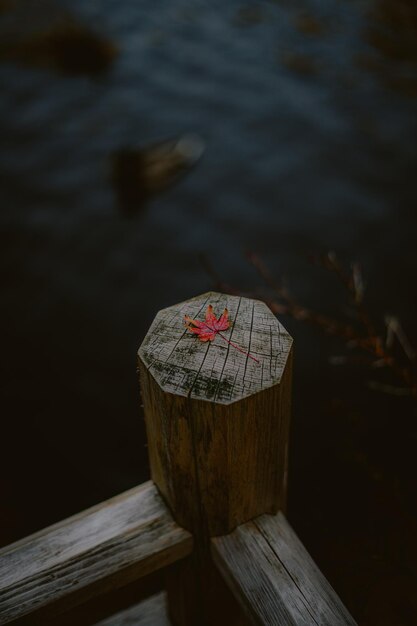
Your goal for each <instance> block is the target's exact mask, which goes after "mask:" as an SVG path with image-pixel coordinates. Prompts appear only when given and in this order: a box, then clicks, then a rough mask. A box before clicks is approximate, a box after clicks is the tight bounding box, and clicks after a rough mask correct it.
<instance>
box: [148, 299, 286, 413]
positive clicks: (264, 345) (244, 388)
mask: <svg viewBox="0 0 417 626" xmlns="http://www.w3.org/2000/svg"><path fill="white" fill-rule="evenodd" d="M208 304H211V305H213V307H214V312H215V314H216V315H217V316H220V314H221V313H222V312H223V310H224V309H225V308H227V309H228V311H229V318H230V320H231V327H230V328H229V329H228V330H227V331H224V332H223V333H222V334H223V335H224V337H226V338H227V339H229V340H231V341H233V342H234V343H236V344H237V345H238V346H239V347H240V348H242V350H245V351H247V352H250V353H251V354H252V355H253V356H254V357H256V358H257V359H259V364H258V363H256V362H255V361H253V360H252V359H250V358H248V356H247V355H246V354H243V353H242V352H239V350H237V349H236V348H234V347H233V346H231V345H230V344H228V343H227V342H226V341H225V340H224V339H222V338H221V337H220V336H217V337H216V338H215V340H214V341H213V342H210V341H209V342H207V343H203V342H201V341H199V340H198V338H197V337H196V336H195V335H193V334H191V333H190V332H188V331H187V330H186V329H185V328H184V315H186V314H187V315H189V316H190V317H192V318H197V319H201V320H204V315H205V310H206V308H207V306H208ZM291 344H292V339H291V337H290V335H289V334H288V333H287V331H286V330H285V328H284V327H283V326H282V324H280V322H279V321H278V320H277V319H276V317H275V316H274V315H273V314H272V313H271V311H270V310H269V309H268V307H267V306H266V304H265V303H263V302H260V301H259V300H251V299H249V298H240V297H237V296H230V295H225V294H220V293H216V292H208V293H205V294H203V295H201V296H197V297H196V298H192V299H191V300H187V301H186V302H182V303H180V304H177V305H175V306H172V307H169V308H167V309H163V310H162V311H159V313H158V314H157V316H156V318H155V320H154V322H153V324H152V326H151V328H150V329H149V332H148V334H147V336H146V338H145V340H144V342H143V343H142V345H141V347H140V349H139V357H140V359H141V360H142V361H143V363H144V364H145V366H146V367H147V368H148V370H149V372H150V374H151V375H152V376H153V377H154V378H155V380H156V381H157V382H158V384H159V385H160V387H161V388H162V389H163V390H164V391H166V392H168V393H173V394H175V395H179V396H185V397H188V398H191V399H203V400H208V401H212V402H216V403H217V404H219V403H220V404H230V403H232V402H236V401H237V400H241V399H242V398H245V397H247V396H251V395H253V394H255V393H257V392H259V391H262V390H264V389H266V388H268V387H270V386H271V385H274V384H276V383H279V382H280V380H281V376H282V374H283V371H284V369H285V364H286V360H287V356H288V354H289V352H290V348H291Z"/></svg>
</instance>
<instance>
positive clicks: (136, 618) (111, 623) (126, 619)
mask: <svg viewBox="0 0 417 626" xmlns="http://www.w3.org/2000/svg"><path fill="white" fill-rule="evenodd" d="M95 626H171V621H170V620H169V617H168V614H167V609H166V594H165V593H163V592H161V593H158V594H157V595H155V596H151V597H150V598H147V599H146V600H144V601H143V602H140V603H139V604H135V605H134V606H131V607H129V608H128V609H126V610H125V611H121V612H120V613H116V615H112V616H111V617H109V618H107V619H105V620H102V621H100V622H97V623H96V624H95Z"/></svg>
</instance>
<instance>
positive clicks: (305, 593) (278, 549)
mask: <svg viewBox="0 0 417 626" xmlns="http://www.w3.org/2000/svg"><path fill="white" fill-rule="evenodd" d="M211 544H212V554H213V559H214V562H215V563H216V565H217V566H218V568H219V571H220V572H221V573H222V575H223V576H224V579H225V581H226V582H227V583H228V585H229V587H230V589H231V590H232V591H233V593H234V594H235V596H236V598H237V599H238V600H239V602H240V604H241V606H242V607H243V608H244V609H245V611H246V613H247V615H248V616H249V617H250V619H251V620H252V623H253V624H262V625H267V626H354V625H355V624H356V622H355V620H354V619H353V618H352V616H351V615H350V614H349V612H348V611H347V609H346V608H345V606H344V605H343V603H342V602H341V600H340V599H339V597H338V596H337V594H336V592H335V591H334V590H333V589H332V587H331V585H330V584H329V582H328V581H327V580H326V579H325V577H324V576H323V574H322V573H321V572H320V570H319V569H318V567H317V566H316V564H315V563H314V561H313V560H312V559H311V557H310V555H309V554H308V552H307V551H306V549H305V548H304V546H303V545H302V543H301V542H300V540H299V539H298V538H297V536H296V535H295V533H294V531H293V530H292V529H291V527H290V526H289V524H288V522H287V520H286V519H285V516H284V515H283V514H282V513H278V514H277V515H274V516H272V515H262V516H260V517H258V518H257V519H255V520H253V521H252V522H248V523H246V524H244V525H242V526H239V527H238V528H237V529H236V530H235V531H234V532H233V533H231V534H230V535H228V536H225V537H216V538H214V539H212V540H211Z"/></svg>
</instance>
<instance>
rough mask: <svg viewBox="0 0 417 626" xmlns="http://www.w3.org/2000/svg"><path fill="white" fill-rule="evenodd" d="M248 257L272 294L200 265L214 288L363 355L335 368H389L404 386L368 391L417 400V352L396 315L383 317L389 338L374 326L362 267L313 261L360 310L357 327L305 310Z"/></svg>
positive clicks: (343, 359) (336, 360) (331, 257)
mask: <svg viewBox="0 0 417 626" xmlns="http://www.w3.org/2000/svg"><path fill="white" fill-rule="evenodd" d="M246 256H247V259H248V261H249V263H250V264H251V265H252V266H253V267H254V269H255V270H256V272H257V273H258V275H259V277H260V278H261V280H262V282H263V283H264V284H265V285H266V287H267V288H268V290H269V292H268V293H265V292H262V291H260V290H259V289H258V290H257V291H252V292H245V293H243V292H242V291H241V290H239V289H237V288H235V287H233V286H231V285H229V284H227V283H225V282H224V281H223V280H222V279H221V277H220V276H219V274H218V273H217V272H216V271H215V269H214V268H213V266H212V264H211V263H210V261H209V260H208V258H207V257H205V256H202V257H201V263H202V265H203V267H204V269H205V271H206V272H207V274H208V275H209V276H210V277H211V279H212V280H213V283H214V286H215V288H216V289H218V290H219V291H223V292H226V293H230V294H233V295H245V296H248V297H252V298H258V299H261V300H263V301H264V302H265V303H266V304H267V305H268V306H269V307H270V309H271V311H273V312H274V313H275V314H277V315H289V316H290V317H292V318H294V319H296V320H299V321H302V322H308V323H310V324H313V325H314V326H317V327H319V328H320V329H321V330H323V331H324V332H326V333H327V334H330V335H335V336H338V337H340V338H341V339H343V340H344V342H345V345H346V347H347V348H348V349H349V350H352V349H356V350H358V351H359V354H355V355H352V354H350V355H349V356H338V357H333V358H331V359H329V361H330V363H332V364H333V365H342V364H357V365H365V366H367V367H370V368H372V369H379V368H385V369H387V368H388V369H389V370H390V371H392V373H393V374H394V375H395V377H396V378H397V379H398V380H399V381H400V382H401V384H402V385H403V386H402V387H398V386H395V385H389V384H383V383H379V382H377V381H371V382H370V383H369V387H370V388H372V389H375V390H378V391H383V392H384V393H390V394H394V395H398V396H400V395H401V396H404V395H413V396H417V382H416V369H415V357H416V351H415V350H414V348H413V347H412V346H411V344H410V342H409V340H408V338H407V336H406V334H405V332H404V330H403V329H402V326H401V324H400V322H399V320H398V318H396V317H394V316H386V317H385V326H386V338H385V339H384V338H383V337H382V336H381V334H380V333H378V331H377V330H376V325H375V324H374V323H373V321H372V319H371V316H370V314H369V313H368V311H367V310H366V308H365V305H364V293H365V283H364V280H363V275H362V270H361V267H360V265H359V264H358V263H352V264H351V266H350V269H349V270H346V269H345V268H344V267H343V266H342V265H341V264H340V262H339V261H338V259H337V257H336V254H335V253H334V252H329V253H328V254H326V255H323V256H316V257H314V258H313V262H314V263H315V264H316V265H318V266H320V267H322V268H324V269H326V270H328V271H330V272H331V273H332V274H334V275H335V276H336V277H337V278H338V280H339V282H340V283H341V284H342V286H343V287H344V289H346V291H347V292H348V295H349V298H350V300H351V302H352V305H353V306H354V308H355V310H356V314H357V320H358V323H359V328H357V327H356V326H355V325H354V324H351V323H345V322H341V321H339V320H336V319H334V318H332V317H329V316H326V315H323V314H322V313H318V312H316V311H313V310H311V309H309V308H307V307H304V306H301V305H300V304H299V303H297V301H296V300H295V299H294V297H293V296H292V295H291V294H290V293H289V291H288V289H287V287H286V286H285V284H284V280H282V279H281V280H277V279H276V278H275V277H274V276H273V275H272V273H271V272H270V270H269V268H268V267H267V266H266V264H265V263H264V262H263V260H262V259H261V258H260V257H259V256H258V255H256V254H255V253H253V252H249V253H247V255H246ZM397 344H398V346H399V347H400V348H401V351H402V352H401V356H399V355H398V354H397V352H398V351H396V350H395V348H396V345H397ZM361 353H362V354H361Z"/></svg>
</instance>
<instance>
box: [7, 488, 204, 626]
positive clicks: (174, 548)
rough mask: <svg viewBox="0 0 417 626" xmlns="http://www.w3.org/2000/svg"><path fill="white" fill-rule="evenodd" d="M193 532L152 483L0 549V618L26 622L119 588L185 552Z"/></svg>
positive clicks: (190, 546) (189, 547) (190, 547)
mask: <svg viewBox="0 0 417 626" xmlns="http://www.w3.org/2000/svg"><path fill="white" fill-rule="evenodd" d="M191 550H192V537H191V535H190V534H189V533H188V532H187V531H185V530H184V529H182V528H180V527H179V526H177V524H176V523H175V522H174V521H173V519H172V517H171V515H170V513H169V512H168V510H167V508H166V506H165V505H164V503H163V502H162V500H161V498H160V496H159V494H158V492H157V489H156V488H155V486H154V484H153V483H152V482H147V483H144V484H143V485H141V486H139V487H136V488H134V489H131V490H129V491H127V492H125V493H123V494H121V495H119V496H116V497H115V498H112V499H110V500H108V501H106V502H103V503H101V504H99V505H97V506H95V507H93V508H91V509H88V510H86V511H83V512H82V513H79V514H78V515H75V516H73V517H71V518H68V519H66V520H64V521H63V522H59V523H58V524H55V525H53V526H51V527H49V528H46V529H44V530H42V531H40V532H38V533H36V534H34V535H32V536H30V537H27V538H25V539H23V540H21V541H18V542H16V543H14V544H11V545H10V546H6V548H4V549H2V550H1V551H0V624H6V623H8V622H11V621H13V620H16V619H18V618H21V617H23V616H25V615H28V614H33V615H34V617H33V621H30V624H42V621H36V620H37V619H38V618H39V619H40V618H41V616H45V617H49V616H51V615H54V614H59V613H60V612H62V611H64V610H66V609H68V608H70V607H72V606H76V605H78V604H80V603H82V602H84V601H86V600H88V599H89V598H91V597H93V596H97V595H100V594H101V593H104V592H106V591H108V590H110V589H116V588H119V587H122V586H124V585H126V584H128V583H130V582H132V581H134V580H137V579H138V578H140V577H142V576H145V575H147V574H149V573H151V572H153V571H155V570H157V569H159V568H162V567H164V566H166V565H168V564H170V563H173V562H175V561H176V560H178V559H181V558H183V557H185V556H186V555H188V554H189V553H190V552H191Z"/></svg>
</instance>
